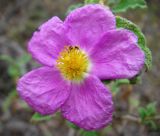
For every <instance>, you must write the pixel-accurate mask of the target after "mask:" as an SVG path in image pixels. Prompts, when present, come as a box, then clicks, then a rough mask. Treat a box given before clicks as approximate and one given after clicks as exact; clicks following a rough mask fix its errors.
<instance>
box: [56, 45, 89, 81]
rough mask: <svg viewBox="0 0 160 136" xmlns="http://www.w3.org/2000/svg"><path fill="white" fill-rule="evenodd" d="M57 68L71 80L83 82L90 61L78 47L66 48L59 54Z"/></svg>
mask: <svg viewBox="0 0 160 136" xmlns="http://www.w3.org/2000/svg"><path fill="white" fill-rule="evenodd" d="M56 66H57V68H58V69H59V70H60V72H61V74H62V75H63V76H64V77H65V78H66V79H69V80H75V81H76V80H77V81H79V80H82V79H83V78H84V75H85V73H86V72H87V71H88V67H89V60H88V57H87V56H86V54H85V53H84V52H83V51H82V50H80V49H79V47H78V46H66V47H65V48H64V50H62V52H61V53H60V54H59V57H58V59H57V65H56Z"/></svg>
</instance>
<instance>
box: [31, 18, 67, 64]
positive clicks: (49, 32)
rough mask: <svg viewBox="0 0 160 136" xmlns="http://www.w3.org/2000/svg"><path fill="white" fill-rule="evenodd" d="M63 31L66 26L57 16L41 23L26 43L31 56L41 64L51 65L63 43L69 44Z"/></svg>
mask: <svg viewBox="0 0 160 136" xmlns="http://www.w3.org/2000/svg"><path fill="white" fill-rule="evenodd" d="M65 31H66V27H65V26H64V24H63V22H62V21H61V20H60V19H59V18H58V17H53V18H51V19H50V20H48V21H47V22H45V23H44V24H43V25H41V26H40V27H39V29H38V30H37V31H36V32H35V33H34V34H33V36H32V38H31V40H30V41H29V43H28V50H29V52H30V53H31V54H32V56H33V58H35V59H36V60H37V61H39V62H40V63H42V64H43V65H47V66H53V65H54V63H55V59H56V58H57V56H58V54H59V52H60V51H61V50H62V49H63V47H64V46H65V45H69V41H68V40H67V38H66V36H65Z"/></svg>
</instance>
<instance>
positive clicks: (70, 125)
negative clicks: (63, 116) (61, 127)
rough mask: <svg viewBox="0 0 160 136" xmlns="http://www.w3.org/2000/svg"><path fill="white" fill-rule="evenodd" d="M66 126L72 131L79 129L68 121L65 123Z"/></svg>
mask: <svg viewBox="0 0 160 136" xmlns="http://www.w3.org/2000/svg"><path fill="white" fill-rule="evenodd" d="M67 125H68V126H69V127H71V128H73V129H77V130H78V129H79V127H77V126H76V125H74V124H73V123H71V122H69V121H67Z"/></svg>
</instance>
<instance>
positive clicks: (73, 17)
mask: <svg viewBox="0 0 160 136" xmlns="http://www.w3.org/2000/svg"><path fill="white" fill-rule="evenodd" d="M64 23H65V25H66V26H67V28H68V33H67V35H68V37H69V38H70V39H71V40H72V44H74V45H75V44H76V45H79V46H81V47H82V48H83V49H84V50H87V51H88V50H89V49H90V48H92V47H93V45H95V42H97V40H99V38H100V37H101V36H102V34H103V33H104V32H107V31H109V30H111V29H115V28H116V21H115V16H114V15H113V14H112V12H111V11H110V10H109V9H108V8H107V7H105V6H102V5H99V4H90V5H86V6H84V7H81V8H78V9H76V10H74V11H72V12H71V13H70V15H69V16H68V17H67V18H66V20H65V22H64Z"/></svg>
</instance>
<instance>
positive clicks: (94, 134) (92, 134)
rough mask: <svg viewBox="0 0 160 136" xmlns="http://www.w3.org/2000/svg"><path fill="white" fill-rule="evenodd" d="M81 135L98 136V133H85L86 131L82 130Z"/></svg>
mask: <svg viewBox="0 0 160 136" xmlns="http://www.w3.org/2000/svg"><path fill="white" fill-rule="evenodd" d="M80 135H81V136H98V133H97V132H95V131H84V130H81V131H80Z"/></svg>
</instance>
